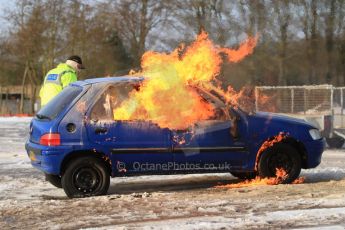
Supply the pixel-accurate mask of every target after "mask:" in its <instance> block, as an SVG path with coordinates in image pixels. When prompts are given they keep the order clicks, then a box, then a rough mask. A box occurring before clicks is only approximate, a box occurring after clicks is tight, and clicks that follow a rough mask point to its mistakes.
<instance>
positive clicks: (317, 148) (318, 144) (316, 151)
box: [304, 138, 326, 168]
mask: <svg viewBox="0 0 345 230" xmlns="http://www.w3.org/2000/svg"><path fill="white" fill-rule="evenodd" d="M325 144H326V141H325V138H322V139H319V140H313V141H308V142H304V147H305V148H306V150H307V165H306V166H307V167H306V168H315V167H316V166H318V165H319V164H320V163H321V157H322V153H323V151H324V149H325Z"/></svg>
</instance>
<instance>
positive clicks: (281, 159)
mask: <svg viewBox="0 0 345 230" xmlns="http://www.w3.org/2000/svg"><path fill="white" fill-rule="evenodd" d="M292 167H293V162H292V159H291V158H290V156H289V155H288V154H285V153H281V152H277V153H275V154H273V155H272V156H271V157H270V158H269V159H268V168H269V170H270V173H271V174H272V175H273V176H276V170H277V169H284V170H285V172H286V173H287V174H289V173H290V172H291V170H292Z"/></svg>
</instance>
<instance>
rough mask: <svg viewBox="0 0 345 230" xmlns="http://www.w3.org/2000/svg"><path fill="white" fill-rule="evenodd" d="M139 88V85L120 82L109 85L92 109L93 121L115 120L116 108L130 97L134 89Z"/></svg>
mask: <svg viewBox="0 0 345 230" xmlns="http://www.w3.org/2000/svg"><path fill="white" fill-rule="evenodd" d="M134 89H135V90H139V86H138V85H133V84H128V83H126V84H125V83H123V84H121V83H118V84H115V85H111V86H109V87H108V89H107V90H106V91H104V93H102V95H101V97H100V98H99V99H98V101H97V102H96V103H95V105H94V106H93V108H92V110H91V114H90V118H91V120H93V121H96V122H97V121H108V122H109V121H115V120H114V113H113V111H114V108H117V107H119V106H120V105H121V104H122V102H123V101H125V100H126V99H128V97H129V93H130V92H131V91H132V90H134Z"/></svg>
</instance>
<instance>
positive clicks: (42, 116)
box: [36, 113, 51, 121]
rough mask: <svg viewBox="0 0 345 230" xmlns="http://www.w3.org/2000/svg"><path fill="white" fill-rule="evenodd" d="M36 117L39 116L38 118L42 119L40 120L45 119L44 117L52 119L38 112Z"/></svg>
mask: <svg viewBox="0 0 345 230" xmlns="http://www.w3.org/2000/svg"><path fill="white" fill-rule="evenodd" d="M36 117H37V118H38V119H40V120H43V119H47V120H49V121H50V120H51V118H50V117H48V116H46V115H43V114H39V113H38V114H36Z"/></svg>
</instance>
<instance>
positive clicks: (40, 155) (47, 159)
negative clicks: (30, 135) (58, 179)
mask: <svg viewBox="0 0 345 230" xmlns="http://www.w3.org/2000/svg"><path fill="white" fill-rule="evenodd" d="M25 149H26V151H27V154H28V156H29V158H30V160H31V164H32V166H34V167H35V168H37V169H39V170H41V171H43V172H45V173H47V174H53V175H59V174H60V169H61V163H62V161H63V159H64V156H65V155H66V153H68V152H69V151H71V148H70V147H68V146H67V147H66V146H54V147H52V146H43V145H39V144H35V143H32V142H30V141H28V142H26V144H25Z"/></svg>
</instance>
